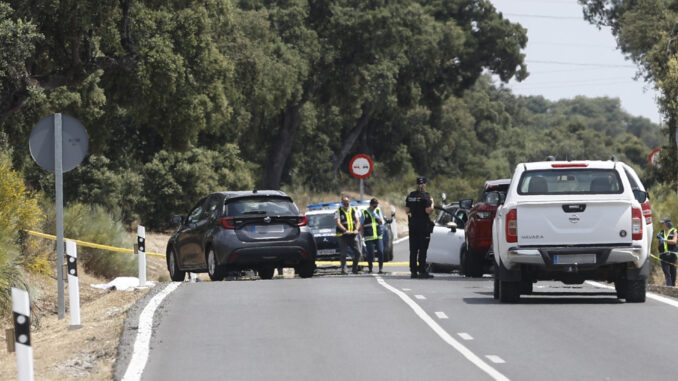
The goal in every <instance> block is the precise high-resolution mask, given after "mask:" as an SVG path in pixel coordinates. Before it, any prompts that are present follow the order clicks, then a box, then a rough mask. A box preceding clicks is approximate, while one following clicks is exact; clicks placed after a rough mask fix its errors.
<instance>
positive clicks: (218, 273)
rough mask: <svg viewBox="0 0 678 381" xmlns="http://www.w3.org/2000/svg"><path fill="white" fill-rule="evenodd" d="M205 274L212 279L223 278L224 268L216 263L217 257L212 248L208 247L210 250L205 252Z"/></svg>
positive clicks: (218, 279)
mask: <svg viewBox="0 0 678 381" xmlns="http://www.w3.org/2000/svg"><path fill="white" fill-rule="evenodd" d="M207 274H208V275H209V276H210V279H211V280H213V281H220V280H223V279H224V270H223V269H222V268H221V267H219V265H218V264H217V257H216V254H215V253H214V249H212V248H210V251H209V252H208V253H207Z"/></svg>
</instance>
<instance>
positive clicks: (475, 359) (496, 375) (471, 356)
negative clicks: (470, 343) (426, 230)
mask: <svg viewBox="0 0 678 381" xmlns="http://www.w3.org/2000/svg"><path fill="white" fill-rule="evenodd" d="M375 278H376V279H377V282H379V284H381V285H382V286H383V287H384V288H386V289H387V290H389V291H391V292H392V293H394V294H396V295H398V296H399V297H400V299H402V300H403V301H404V302H405V304H407V305H408V306H409V307H410V308H411V309H412V310H413V311H414V313H416V314H417V316H419V318H420V319H421V320H423V321H424V322H425V323H426V324H427V325H428V326H429V327H430V328H431V329H432V330H433V332H435V333H436V334H438V336H439V337H440V338H441V339H443V341H444V342H446V343H447V344H449V345H450V346H451V347H452V348H454V349H456V350H457V352H459V353H461V355H462V356H464V357H466V359H467V360H469V361H470V362H471V363H473V364H474V365H475V366H477V367H478V368H480V369H481V370H482V371H484V372H485V373H487V374H488V375H489V376H490V377H492V378H493V379H494V380H508V377H506V376H504V375H503V374H501V373H500V372H499V371H497V370H496V369H494V368H493V367H492V366H491V365H489V364H488V363H486V362H485V361H483V359H482V358H480V356H478V355H476V354H475V353H473V352H471V351H470V350H469V349H468V348H466V347H465V346H464V345H463V344H462V343H460V342H458V341H457V340H455V339H454V338H453V337H452V336H450V334H448V333H447V332H446V331H445V330H444V329H443V328H442V327H441V326H440V325H438V323H436V322H435V320H433V318H431V316H429V314H427V313H426V311H424V310H423V309H422V308H421V307H420V306H419V305H418V304H417V303H416V302H415V301H414V300H412V299H410V297H409V296H407V294H405V293H403V292H402V291H400V290H398V289H397V288H395V287H393V286H391V285H389V284H388V283H386V281H384V279H382V278H381V277H380V276H377V275H375Z"/></svg>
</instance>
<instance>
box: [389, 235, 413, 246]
mask: <svg viewBox="0 0 678 381" xmlns="http://www.w3.org/2000/svg"><path fill="white" fill-rule="evenodd" d="M408 238H410V237H403V238H398V239H397V240H395V241H393V244H394V245H395V244H396V243H400V242H402V241H405V240H406V239H408Z"/></svg>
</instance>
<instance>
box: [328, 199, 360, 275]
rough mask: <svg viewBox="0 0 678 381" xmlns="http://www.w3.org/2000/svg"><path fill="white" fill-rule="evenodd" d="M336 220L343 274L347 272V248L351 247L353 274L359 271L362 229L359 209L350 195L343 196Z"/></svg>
mask: <svg viewBox="0 0 678 381" xmlns="http://www.w3.org/2000/svg"><path fill="white" fill-rule="evenodd" d="M334 220H335V222H336V224H337V229H336V234H337V240H338V241H339V256H340V258H341V274H342V275H344V274H346V270H345V268H346V249H347V248H348V247H351V250H352V251H353V274H357V273H358V261H359V260H360V254H361V250H360V247H359V246H358V239H357V237H358V231H360V219H359V217H358V211H357V210H356V209H355V208H354V207H352V206H351V203H350V200H349V199H348V197H346V196H344V197H342V198H341V206H340V207H339V209H337V211H336V212H334Z"/></svg>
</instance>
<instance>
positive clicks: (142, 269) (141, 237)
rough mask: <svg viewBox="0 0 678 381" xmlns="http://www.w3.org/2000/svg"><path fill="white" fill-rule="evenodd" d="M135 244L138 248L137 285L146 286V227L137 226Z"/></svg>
mask: <svg viewBox="0 0 678 381" xmlns="http://www.w3.org/2000/svg"><path fill="white" fill-rule="evenodd" d="M137 244H138V250H139V287H145V286H146V228H144V227H143V226H141V225H139V226H138V227H137Z"/></svg>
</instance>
